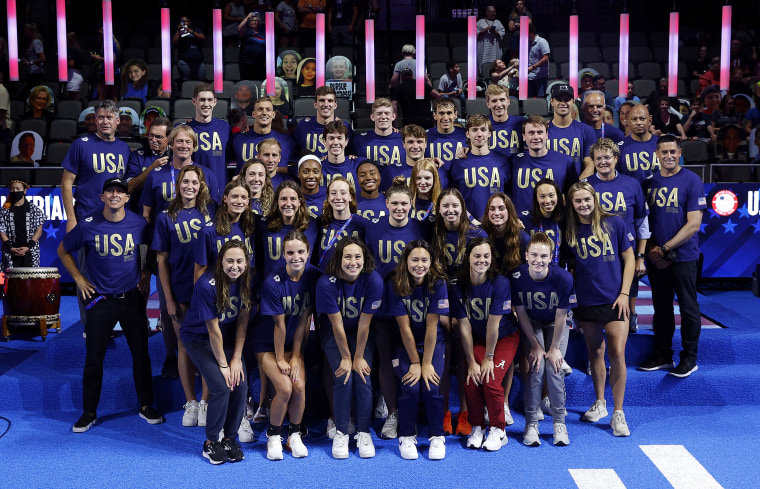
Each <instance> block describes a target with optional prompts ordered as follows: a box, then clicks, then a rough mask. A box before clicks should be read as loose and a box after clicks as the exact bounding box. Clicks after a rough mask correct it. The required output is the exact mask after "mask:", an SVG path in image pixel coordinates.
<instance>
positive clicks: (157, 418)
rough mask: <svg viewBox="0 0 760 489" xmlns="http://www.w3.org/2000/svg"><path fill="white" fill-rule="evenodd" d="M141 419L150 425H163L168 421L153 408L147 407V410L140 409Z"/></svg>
mask: <svg viewBox="0 0 760 489" xmlns="http://www.w3.org/2000/svg"><path fill="white" fill-rule="evenodd" d="M140 417H141V418H142V419H144V420H145V421H147V422H148V423H149V424H161V423H163V422H164V421H166V420H165V419H164V417H163V416H161V415H160V414H158V412H156V410H155V409H153V406H147V407H146V408H145V409H140Z"/></svg>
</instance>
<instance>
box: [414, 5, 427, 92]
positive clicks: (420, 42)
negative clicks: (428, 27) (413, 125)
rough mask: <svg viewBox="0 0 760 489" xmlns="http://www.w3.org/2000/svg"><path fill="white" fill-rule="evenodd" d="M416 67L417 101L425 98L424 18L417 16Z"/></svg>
mask: <svg viewBox="0 0 760 489" xmlns="http://www.w3.org/2000/svg"><path fill="white" fill-rule="evenodd" d="M416 49H417V60H416V61H417V66H416V67H415V71H416V73H415V74H414V81H415V88H416V91H417V100H422V99H424V98H425V16H424V15H418V16H417V48H416Z"/></svg>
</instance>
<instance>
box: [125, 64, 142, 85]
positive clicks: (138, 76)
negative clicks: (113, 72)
mask: <svg viewBox="0 0 760 489" xmlns="http://www.w3.org/2000/svg"><path fill="white" fill-rule="evenodd" d="M127 74H128V75H129V80H130V81H131V82H132V83H136V82H138V81H140V80H142V78H143V77H144V76H145V70H143V69H142V68H140V67H139V66H138V65H132V66H130V67H129V68H128V69H127Z"/></svg>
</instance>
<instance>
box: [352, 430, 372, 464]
mask: <svg viewBox="0 0 760 489" xmlns="http://www.w3.org/2000/svg"><path fill="white" fill-rule="evenodd" d="M354 440H356V446H357V447H358V448H359V456H360V457H361V458H372V457H374V456H375V444H374V443H373V442H372V435H370V434H369V433H366V432H364V431H360V432H359V433H357V434H356V436H354Z"/></svg>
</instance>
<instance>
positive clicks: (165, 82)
mask: <svg viewBox="0 0 760 489" xmlns="http://www.w3.org/2000/svg"><path fill="white" fill-rule="evenodd" d="M169 22H170V11H169V9H168V8H162V9H161V90H163V91H164V92H166V93H171V91H172V40H171V31H170V26H169Z"/></svg>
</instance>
